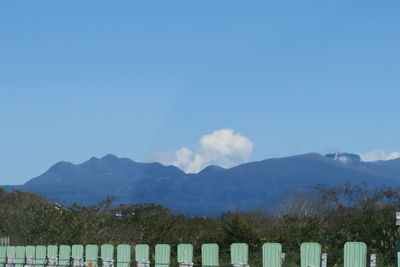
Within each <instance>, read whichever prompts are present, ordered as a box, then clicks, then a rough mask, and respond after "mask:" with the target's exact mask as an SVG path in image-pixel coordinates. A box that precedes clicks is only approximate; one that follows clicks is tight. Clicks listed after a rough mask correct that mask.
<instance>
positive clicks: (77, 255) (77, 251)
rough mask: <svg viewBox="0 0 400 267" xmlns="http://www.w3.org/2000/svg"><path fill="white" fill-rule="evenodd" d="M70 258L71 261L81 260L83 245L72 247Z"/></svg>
mask: <svg viewBox="0 0 400 267" xmlns="http://www.w3.org/2000/svg"><path fill="white" fill-rule="evenodd" d="M71 257H72V258H73V259H83V245H72V249H71Z"/></svg>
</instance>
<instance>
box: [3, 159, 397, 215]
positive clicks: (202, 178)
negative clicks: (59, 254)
mask: <svg viewBox="0 0 400 267" xmlns="http://www.w3.org/2000/svg"><path fill="white" fill-rule="evenodd" d="M346 182H351V183H354V184H357V183H361V182H366V183H367V184H368V185H369V186H381V185H394V186H397V185H399V184H400V159H397V160H391V161H378V162H370V163H364V162H361V161H360V159H359V157H358V156H357V155H354V154H346V153H343V154H331V155H327V156H325V157H324V156H322V155H319V154H315V153H310V154H305V155H299V156H292V157H286V158H276V159H267V160H263V161H258V162H250V163H247V164H243V165H240V166H237V167H234V168H230V169H223V168H221V167H218V166H210V167H207V168H205V169H204V170H203V171H201V172H200V173H198V174H186V173H184V172H183V171H181V170H180V169H178V168H176V167H173V166H163V165H161V164H160V163H138V162H134V161H132V160H130V159H127V158H118V157H116V156H114V155H111V154H109V155H107V156H105V157H103V158H101V159H97V158H91V159H90V160H88V161H86V162H84V163H82V164H77V165H75V164H72V163H69V162H59V163H56V164H55V165H53V166H52V167H51V168H50V169H49V170H48V171H46V172H45V173H43V174H42V175H40V176H38V177H36V178H33V179H31V180H29V181H28V182H26V183H25V184H24V185H19V186H5V187H7V188H16V189H19V190H24V191H31V192H37V193H40V194H43V195H46V196H47V197H49V198H51V199H54V200H55V201H58V202H61V203H64V204H71V203H73V202H78V203H80V204H93V203H95V202H98V201H100V200H102V199H104V198H106V197H107V196H111V195H113V196H117V197H119V198H120V200H119V201H120V202H124V203H144V202H154V203H158V204H162V205H165V206H167V207H169V208H171V209H173V210H174V211H178V212H183V213H186V214H191V215H217V214H219V213H220V212H222V211H227V210H236V209H250V208H255V207H259V206H264V207H267V208H268V207H272V206H274V205H276V204H277V203H278V202H279V200H280V198H281V197H282V196H284V195H285V194H287V193H288V192H290V191H292V190H302V191H303V190H308V189H310V188H312V187H314V186H315V185H317V184H327V185H338V184H344V183H346Z"/></svg>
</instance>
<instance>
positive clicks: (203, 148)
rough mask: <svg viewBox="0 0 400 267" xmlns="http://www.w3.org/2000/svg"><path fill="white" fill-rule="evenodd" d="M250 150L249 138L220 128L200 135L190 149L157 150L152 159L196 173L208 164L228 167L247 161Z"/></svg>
mask: <svg viewBox="0 0 400 267" xmlns="http://www.w3.org/2000/svg"><path fill="white" fill-rule="evenodd" d="M252 151H253V143H252V142H251V141H250V139H249V138H247V137H245V136H242V135H240V134H239V133H234V131H233V130H232V129H221V130H218V131H215V132H213V133H211V134H208V135H205V136H203V137H201V138H200V140H199V142H198V144H197V145H195V146H193V148H191V149H190V148H187V147H182V148H180V149H178V150H177V151H175V152H174V153H160V152H159V153H156V154H155V155H154V159H155V160H157V161H159V162H161V163H163V164H165V165H174V166H177V167H179V168H180V169H182V170H184V171H186V172H188V173H197V172H199V171H201V170H202V169H203V168H205V167H207V166H209V165H219V166H221V167H224V168H229V167H233V166H235V165H238V164H241V163H245V162H248V159H249V156H250V154H251V152H252Z"/></svg>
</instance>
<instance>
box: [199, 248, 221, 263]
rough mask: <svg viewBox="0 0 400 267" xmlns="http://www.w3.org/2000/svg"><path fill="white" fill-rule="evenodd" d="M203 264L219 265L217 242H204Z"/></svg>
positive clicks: (202, 250) (202, 249)
mask: <svg viewBox="0 0 400 267" xmlns="http://www.w3.org/2000/svg"><path fill="white" fill-rule="evenodd" d="M201 264H202V265H203V266H218V265H219V247H218V245H217V244H203V245H202V246H201Z"/></svg>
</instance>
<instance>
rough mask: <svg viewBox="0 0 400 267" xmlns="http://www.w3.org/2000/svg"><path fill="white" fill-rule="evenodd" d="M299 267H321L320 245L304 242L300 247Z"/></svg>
mask: <svg viewBox="0 0 400 267" xmlns="http://www.w3.org/2000/svg"><path fill="white" fill-rule="evenodd" d="M300 258H301V267H309V266H318V267H319V266H321V245H320V244H318V243H314V242H305V243H302V244H301V246H300Z"/></svg>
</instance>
